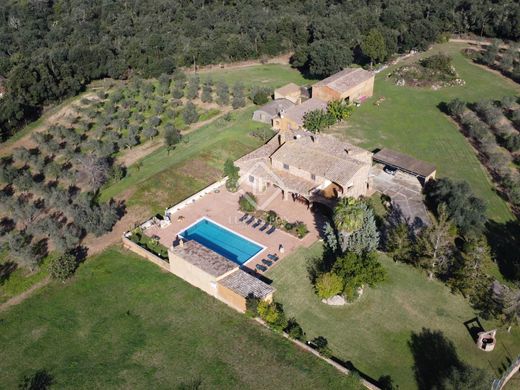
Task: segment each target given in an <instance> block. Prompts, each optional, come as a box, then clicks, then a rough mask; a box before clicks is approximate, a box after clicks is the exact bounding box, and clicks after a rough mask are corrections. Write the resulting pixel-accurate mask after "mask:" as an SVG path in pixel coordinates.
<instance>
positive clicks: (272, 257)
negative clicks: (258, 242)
mask: <svg viewBox="0 0 520 390" xmlns="http://www.w3.org/2000/svg"><path fill="white" fill-rule="evenodd" d="M267 257H268V258H269V260H273V261H278V256H276V255H272V254H270V253H269V254H268V255H267Z"/></svg>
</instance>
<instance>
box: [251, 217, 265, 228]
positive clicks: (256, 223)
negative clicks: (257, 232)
mask: <svg viewBox="0 0 520 390" xmlns="http://www.w3.org/2000/svg"><path fill="white" fill-rule="evenodd" d="M262 222H263V221H262V220H261V219H257V220H256V222H255V223H254V224H253V228H254V229H256V228H257V227H258V226H260V225H261V224H262Z"/></svg>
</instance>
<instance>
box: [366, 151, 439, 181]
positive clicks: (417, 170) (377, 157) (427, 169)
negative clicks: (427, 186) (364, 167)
mask: <svg viewBox="0 0 520 390" xmlns="http://www.w3.org/2000/svg"><path fill="white" fill-rule="evenodd" d="M373 159H374V161H375V162H377V163H380V164H383V165H385V166H388V167H391V168H394V169H398V170H400V171H402V172H405V173H408V174H410V175H413V176H415V177H417V178H418V179H419V180H420V181H421V182H423V183H425V182H427V181H428V180H430V179H435V174H436V173H437V168H436V167H435V165H433V164H430V163H428V162H426V161H422V160H418V159H416V158H414V157H412V156H409V155H407V154H404V153H400V152H396V151H395V150H391V149H386V148H384V149H381V150H380V151H378V152H377V153H375V154H374V156H373Z"/></svg>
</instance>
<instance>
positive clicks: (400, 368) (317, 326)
mask: <svg viewBox="0 0 520 390" xmlns="http://www.w3.org/2000/svg"><path fill="white" fill-rule="evenodd" d="M321 250H322V249H321V245H320V244H319V243H317V244H315V245H314V246H312V247H311V248H310V250H309V249H301V250H300V251H299V252H295V253H294V254H291V255H290V256H289V257H287V258H286V259H284V260H283V261H282V262H281V263H280V264H279V265H277V266H276V267H275V268H273V269H272V271H269V273H268V274H267V275H266V276H267V277H269V278H271V279H273V285H274V286H275V287H276V288H277V292H276V297H275V299H276V300H277V301H280V302H281V303H282V304H283V305H284V309H285V311H286V312H287V313H288V314H289V315H290V316H294V317H295V318H296V320H297V321H298V322H299V323H300V324H301V325H302V327H303V329H304V331H305V332H306V333H307V338H308V339H312V338H314V337H317V336H323V337H325V338H326V339H327V340H328V342H329V346H330V347H331V348H332V352H333V354H334V355H335V356H336V357H338V358H339V359H342V360H344V361H350V362H352V364H353V365H354V366H355V367H356V368H357V369H359V370H360V371H361V372H363V373H364V374H367V375H369V376H371V377H373V378H375V379H377V378H379V377H380V376H381V375H390V376H391V377H392V379H393V380H394V383H395V384H398V385H399V386H400V388H402V389H413V388H416V387H417V384H416V381H415V378H414V371H413V368H414V366H418V367H421V366H424V362H425V361H426V362H427V361H434V360H436V359H438V360H439V361H441V362H443V359H446V360H447V359H448V358H447V357H446V356H444V355H443V354H441V353H439V351H436V350H435V347H434V346H432V347H431V348H428V347H426V348H424V345H423V348H422V349H419V348H414V345H413V344H410V340H411V337H412V334H413V333H415V334H420V333H421V330H422V328H427V329H430V330H432V331H441V332H442V333H443V335H444V337H445V339H447V340H450V341H451V342H453V343H454V346H455V349H456V353H457V354H458V356H459V358H460V359H461V360H462V361H464V362H466V363H468V364H471V365H473V366H477V367H481V368H483V369H486V370H488V371H489V373H490V375H492V376H493V377H498V376H499V369H500V367H501V365H502V364H503V363H505V364H506V365H508V364H507V361H506V358H507V357H509V358H511V359H514V358H516V356H517V355H518V354H519V353H520V331H519V330H518V328H514V330H513V331H512V333H511V334H508V333H507V332H506V331H504V330H499V333H498V340H499V342H498V345H497V348H496V349H495V351H493V352H491V353H485V352H480V351H478V350H477V348H476V346H475V344H474V343H473V340H472V338H471V337H470V334H469V332H468V331H467V329H466V328H465V326H464V322H465V321H468V320H470V319H472V318H474V317H475V313H474V312H473V310H472V309H471V307H470V306H469V305H468V303H467V302H466V301H465V300H464V299H463V298H462V297H461V296H458V295H453V294H451V293H450V291H449V290H448V289H447V288H446V287H445V286H444V285H443V284H442V283H440V282H438V281H431V282H428V280H427V276H426V275H425V274H423V273H422V272H420V271H419V270H417V269H414V268H412V267H410V266H408V265H404V264H399V263H395V262H393V261H392V260H390V259H388V258H386V257H382V259H381V260H382V263H383V265H384V267H385V269H386V270H387V272H388V277H387V280H386V281H385V282H384V283H383V284H381V285H380V286H378V287H376V288H374V289H369V290H367V291H366V292H365V294H364V295H363V296H362V297H361V299H360V300H359V301H357V302H356V303H354V304H352V305H349V306H345V307H339V308H338V307H330V306H326V305H324V304H322V303H321V302H320V301H319V299H318V297H317V296H316V295H315V294H314V292H313V289H312V285H311V283H310V281H309V279H308V277H307V271H306V264H307V259H309V258H313V257H315V256H320V254H321ZM481 322H482V325H483V326H484V328H486V330H489V329H493V327H494V325H495V324H493V323H487V322H486V321H482V320H481ZM431 338H432V339H431V340H428V337H424V335H423V337H422V341H424V342H425V343H430V342H431V343H432V345H435V344H433V343H434V342H435V341H437V339H438V338H433V337H431ZM436 352H437V353H439V354H438V355H437V354H436ZM428 355H430V356H428ZM431 355H433V356H431ZM414 356H415V358H414ZM440 365H442V363H441V364H440ZM435 374H436V373H435V370H434V369H432V370H431V371H430V372H424V371H422V372H421V379H422V380H423V381H430V383H432V381H433V382H435V380H436V379H435V378H437V380H438V377H439V376H437V375H435Z"/></svg>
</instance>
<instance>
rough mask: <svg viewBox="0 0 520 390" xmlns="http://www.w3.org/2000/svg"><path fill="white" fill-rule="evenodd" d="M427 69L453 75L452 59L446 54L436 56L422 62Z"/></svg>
mask: <svg viewBox="0 0 520 390" xmlns="http://www.w3.org/2000/svg"><path fill="white" fill-rule="evenodd" d="M420 63H421V65H422V66H424V67H425V68H428V69H432V70H436V71H438V72H441V73H447V74H452V73H453V70H452V66H451V57H450V56H448V55H446V54H444V53H439V54H434V55H432V56H429V57H426V58H424V59H422V60H421V61H420Z"/></svg>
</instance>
